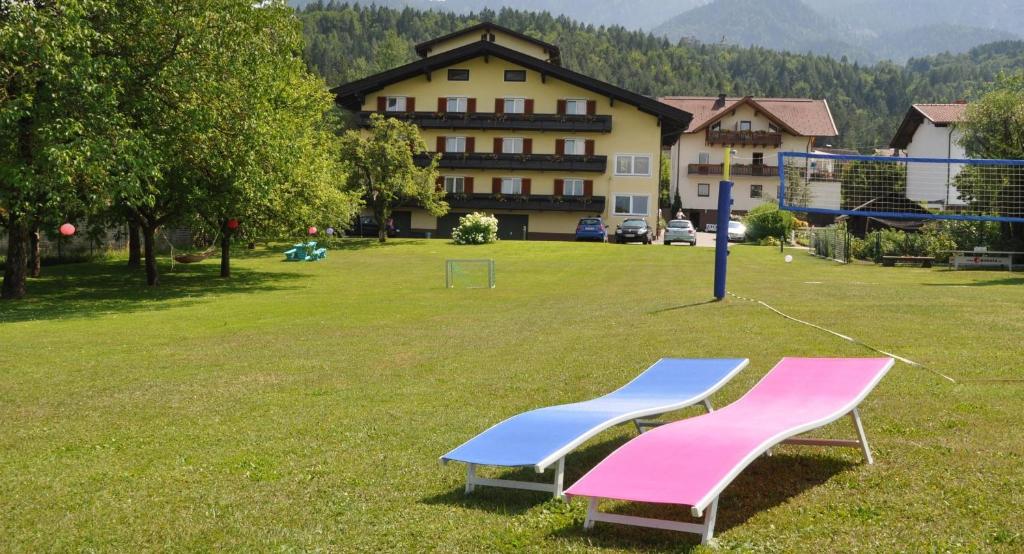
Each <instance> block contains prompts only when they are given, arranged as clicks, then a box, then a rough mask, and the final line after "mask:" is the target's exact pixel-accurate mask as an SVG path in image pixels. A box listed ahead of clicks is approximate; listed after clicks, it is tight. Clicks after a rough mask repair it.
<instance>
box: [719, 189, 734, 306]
mask: <svg viewBox="0 0 1024 554" xmlns="http://www.w3.org/2000/svg"><path fill="white" fill-rule="evenodd" d="M731 211H732V181H721V182H719V183H718V227H717V229H715V299H716V300H722V299H724V298H725V274H726V269H727V267H728V265H729V213H730V212H731Z"/></svg>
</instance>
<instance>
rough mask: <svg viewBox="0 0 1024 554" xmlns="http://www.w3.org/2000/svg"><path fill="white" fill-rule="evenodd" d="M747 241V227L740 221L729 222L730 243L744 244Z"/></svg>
mask: <svg viewBox="0 0 1024 554" xmlns="http://www.w3.org/2000/svg"><path fill="white" fill-rule="evenodd" d="M745 240H747V226H746V225H744V224H742V223H740V222H739V221H730V222H729V241H730V242H743V241H745Z"/></svg>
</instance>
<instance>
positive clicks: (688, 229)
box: [665, 219, 697, 246]
mask: <svg viewBox="0 0 1024 554" xmlns="http://www.w3.org/2000/svg"><path fill="white" fill-rule="evenodd" d="M673 242H686V243H689V244H690V246H697V230H696V229H694V228H693V223H690V220H688V219H673V220H672V221H669V222H668V227H666V228H665V245H666V246H671V245H672V243H673Z"/></svg>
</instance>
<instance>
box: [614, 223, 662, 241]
mask: <svg viewBox="0 0 1024 554" xmlns="http://www.w3.org/2000/svg"><path fill="white" fill-rule="evenodd" d="M653 240H654V231H653V230H651V228H650V227H649V226H648V225H647V221H646V220H643V219H627V220H625V221H623V222H622V225H619V226H617V227H616V228H615V242H618V243H627V242H642V243H644V244H651V242H652V241H653Z"/></svg>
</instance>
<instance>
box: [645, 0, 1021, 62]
mask: <svg viewBox="0 0 1024 554" xmlns="http://www.w3.org/2000/svg"><path fill="white" fill-rule="evenodd" d="M865 10H867V8H865ZM736 14H743V17H736ZM875 21H876V18H875V14H872V15H871V16H870V17H869V16H862V15H860V14H859V13H857V12H850V13H848V14H847V15H846V16H845V17H840V16H838V15H837V14H836V13H831V12H829V11H828V10H821V11H817V10H814V9H812V8H811V7H809V6H808V5H807V3H805V2H803V1H801V0H772V2H764V1H763V0H715V1H714V2H712V3H710V4H707V5H704V6H701V7H699V8H695V9H692V10H690V11H687V12H684V13H681V14H679V15H677V16H675V17H673V18H671V19H669V20H668V21H666V22H664V23H663V24H661V25H658V26H657V27H654V28H653V29H652V30H651V32H652V33H654V34H655V35H658V36H665V37H668V38H669V39H670V40H678V39H680V38H684V37H685V38H691V39H696V40H699V41H702V42H707V43H728V44H738V45H740V46H763V47H765V48H771V49H773V50H785V51H789V52H812V53H815V54H827V55H832V56H834V57H842V56H847V57H848V58H849V59H851V60H858V61H860V62H861V63H865V62H867V63H876V62H878V61H881V60H893V61H897V62H901V63H902V62H904V61H906V60H907V59H908V58H911V57H914V56H926V55H930V54H935V53H938V52H954V53H957V52H966V51H968V50H970V49H971V48H973V47H975V46H978V45H980V44H985V43H989V42H995V41H998V40H1018V39H1020V38H1021V35H1019V34H1016V33H1014V32H1009V31H1006V30H1000V29H995V28H989V27H977V26H968V25H966V24H963V23H961V22H959V20H954V21H957V23H951V22H946V21H942V20H938V21H934V22H932V23H928V24H922V23H916V24H910V22H909V21H906V20H905V19H904V20H903V21H900V22H892V23H890V24H888V25H875V24H873V23H874V22H875Z"/></svg>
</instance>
